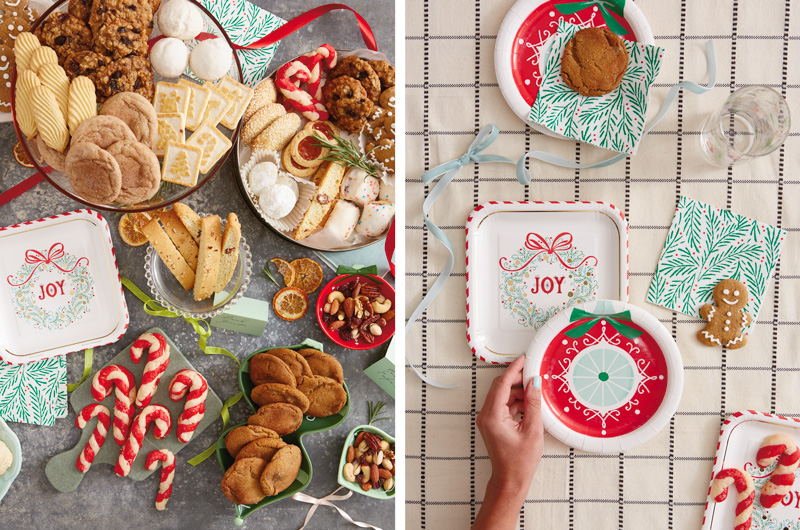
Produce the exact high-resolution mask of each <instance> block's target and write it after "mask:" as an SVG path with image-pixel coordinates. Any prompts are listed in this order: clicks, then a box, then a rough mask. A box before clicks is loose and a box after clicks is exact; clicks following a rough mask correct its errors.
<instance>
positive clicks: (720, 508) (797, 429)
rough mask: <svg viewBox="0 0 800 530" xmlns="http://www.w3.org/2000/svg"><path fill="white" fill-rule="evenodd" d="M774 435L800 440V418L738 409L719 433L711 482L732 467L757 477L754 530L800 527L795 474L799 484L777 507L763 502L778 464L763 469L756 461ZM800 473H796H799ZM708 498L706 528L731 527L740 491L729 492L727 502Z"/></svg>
mask: <svg viewBox="0 0 800 530" xmlns="http://www.w3.org/2000/svg"><path fill="white" fill-rule="evenodd" d="M772 434H786V435H788V436H790V437H791V438H793V439H794V441H795V442H797V443H800V418H787V417H785V416H776V415H774V414H767V413H765V412H756V411H754V410H743V411H740V412H734V413H733V414H731V415H730V416H728V418H727V419H726V420H725V424H724V425H723V427H722V430H721V431H720V433H719V443H718V444H717V454H716V455H715V456H714V469H713V470H712V473H711V482H712V483H713V481H714V477H715V476H716V475H717V473H718V472H719V471H721V470H722V469H724V468H728V467H738V468H740V469H745V470H746V471H747V472H748V473H750V475H752V477H753V481H754V482H755V486H756V498H755V501H754V502H753V524H752V526H751V527H750V530H768V529H772V528H778V529H781V530H783V529H790V530H794V529H796V528H800V491H798V487H797V484H798V481H797V478H796V477H795V486H794V487H792V489H791V491H790V492H789V493H787V494H786V495H785V496H784V497H783V499H782V500H781V502H780V503H779V504H778V505H777V506H775V507H774V508H770V509H769V510H766V509H765V508H764V507H762V506H761V502H760V501H759V498H760V495H761V488H762V487H763V486H764V484H765V483H766V482H767V480H768V479H769V475H770V473H772V470H773V468H774V467H775V465H774V464H773V465H771V466H769V467H767V468H764V469H761V468H760V467H758V464H756V453H757V452H758V448H759V447H761V443H762V442H763V441H764V438H766V437H767V436H770V435H772ZM797 474H798V473H797V472H796V473H795V475H797ZM710 492H711V485H710V484H709V498H708V499H707V500H706V510H705V513H704V514H703V527H702V530H730V529H731V528H733V526H734V525H733V520H734V518H735V515H736V513H735V510H736V502H737V501H736V490H735V489H734V490H733V492H729V494H728V499H726V500H725V501H724V502H721V503H718V502H713V501H712V500H711V498H710Z"/></svg>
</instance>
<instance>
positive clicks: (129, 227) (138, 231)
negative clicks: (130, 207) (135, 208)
mask: <svg viewBox="0 0 800 530" xmlns="http://www.w3.org/2000/svg"><path fill="white" fill-rule="evenodd" d="M148 222H150V214H149V213H146V212H140V213H126V214H124V215H123V216H122V217H121V218H120V220H119V237H121V238H122V241H124V242H125V244H127V245H130V246H132V247H141V246H142V245H144V244H145V243H147V238H146V237H145V235H144V233H143V232H142V227H143V226H144V225H146V224H147V223H148Z"/></svg>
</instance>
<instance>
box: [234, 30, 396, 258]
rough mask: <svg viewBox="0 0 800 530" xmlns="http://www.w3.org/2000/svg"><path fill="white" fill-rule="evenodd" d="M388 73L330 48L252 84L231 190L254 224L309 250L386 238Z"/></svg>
mask: <svg viewBox="0 0 800 530" xmlns="http://www.w3.org/2000/svg"><path fill="white" fill-rule="evenodd" d="M394 84H395V78H394V67H393V66H392V65H391V64H390V63H389V62H388V61H387V60H386V56H385V55H383V54H380V53H378V52H373V51H369V50H356V51H347V50H337V49H335V48H334V47H333V46H331V45H330V44H322V45H320V46H318V47H317V48H316V49H314V50H312V51H310V52H308V53H306V54H304V55H302V56H300V57H297V58H295V59H292V60H291V61H289V62H287V63H285V64H283V65H281V66H280V67H278V68H276V69H275V70H273V71H272V72H271V73H270V75H269V76H268V77H266V78H265V79H263V80H262V81H261V82H259V83H258V84H257V85H256V86H255V87H254V91H255V92H254V96H253V98H252V99H251V101H250V104H249V105H248V108H247V110H246V111H245V113H244V116H243V125H242V133H241V135H240V137H239V139H238V140H237V142H236V151H235V153H236V156H237V158H238V160H237V168H238V170H239V179H237V183H238V185H239V189H240V191H241V193H242V197H243V198H244V200H245V202H246V203H247V205H248V206H249V207H250V209H251V210H252V211H253V213H254V214H255V215H256V217H257V218H258V219H259V220H260V221H261V222H262V223H263V224H264V225H265V226H267V227H268V228H270V229H271V230H273V231H274V232H275V233H277V234H278V235H280V236H281V237H283V238H284V239H287V240H289V241H292V242H294V243H296V244H299V245H301V246H304V247H307V248H311V249H314V250H325V251H346V250H353V249H357V248H361V247H364V246H367V245H371V244H373V243H376V242H378V241H381V240H383V239H384V238H385V237H386V232H387V231H388V230H389V229H390V226H391V223H392V220H393V219H394V214H395V205H394V183H395V177H394V161H395V157H394V148H395V143H394V142H395V128H394V123H395V122H394V120H395V107H396V104H395V98H394Z"/></svg>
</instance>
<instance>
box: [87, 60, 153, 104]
mask: <svg viewBox="0 0 800 530" xmlns="http://www.w3.org/2000/svg"><path fill="white" fill-rule="evenodd" d="M94 81H95V86H96V88H97V100H98V101H101V102H102V101H105V100H106V99H108V98H110V97H111V96H113V95H114V94H119V93H120V92H136V93H137V94H139V95H140V96H144V97H145V98H147V99H148V100H152V99H153V95H154V94H155V90H156V88H155V84H154V83H153V71H152V70H151V69H150V61H148V60H147V59H146V58H145V57H139V56H133V57H126V58H125V59H119V60H117V61H112V62H110V63H108V64H107V65H106V66H104V67H102V68H100V70H98V71H97V73H96V74H95V77H94Z"/></svg>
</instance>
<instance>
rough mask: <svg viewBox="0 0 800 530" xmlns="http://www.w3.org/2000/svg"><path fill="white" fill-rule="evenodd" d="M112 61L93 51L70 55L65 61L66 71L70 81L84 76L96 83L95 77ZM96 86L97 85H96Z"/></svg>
mask: <svg viewBox="0 0 800 530" xmlns="http://www.w3.org/2000/svg"><path fill="white" fill-rule="evenodd" d="M110 61H111V59H109V58H108V57H106V56H104V55H100V54H99V53H97V52H95V51H92V50H83V51H80V52H74V53H70V54H69V55H68V56H67V58H66V60H65V61H64V71H65V72H67V76H68V77H69V78H70V80H72V79H75V78H76V77H78V76H81V75H84V76H86V77H88V78H89V79H91V80H92V82H95V75H96V74H97V71H98V70H100V68H102V67H104V66H105V65H107V64H108V63H109V62H110ZM95 84H96V83H95Z"/></svg>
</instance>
